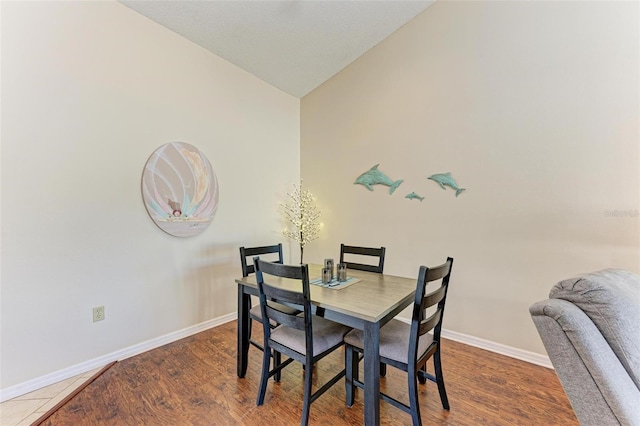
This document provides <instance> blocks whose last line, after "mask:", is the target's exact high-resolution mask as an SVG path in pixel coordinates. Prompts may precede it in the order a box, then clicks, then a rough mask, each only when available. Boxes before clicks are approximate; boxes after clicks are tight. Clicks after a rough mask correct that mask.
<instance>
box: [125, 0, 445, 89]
mask: <svg viewBox="0 0 640 426" xmlns="http://www.w3.org/2000/svg"><path fill="white" fill-rule="evenodd" d="M433 1H434V0H418V1H404V0H377V1H367V0H346V1H338V0H262V1H261V0H254V1H246V0H227V1H222V0H209V1H192V0H189V1H187V0H154V1H149V0H120V3H122V4H124V5H125V6H128V7H130V8H131V9H133V10H135V11H137V12H138V13H140V14H142V15H144V16H146V17H148V18H149V19H151V20H153V21H155V22H157V23H159V24H161V25H163V26H165V27H167V28H169V29H170V30H173V31H174V32H176V33H178V34H180V35H182V36H183V37H185V38H187V39H189V40H191V41H193V42H194V43H196V44H198V45H200V46H202V47H204V48H205V49H207V50H209V51H211V52H213V53H215V54H216V55H218V56H220V57H222V58H224V59H226V60H227V61H229V62H231V63H233V64H235V65H237V66H239V67H240V68H242V69H244V70H246V71H248V72H250V73H251V74H253V75H255V76H257V77H259V78H261V79H262V80H264V81H266V82H267V83H269V84H271V85H273V86H275V87H278V88H279V89H281V90H283V91H285V92H287V93H289V94H291V95H293V96H296V97H298V98H301V97H303V96H304V95H306V94H307V93H309V92H310V91H312V90H313V89H315V88H316V87H318V86H319V85H321V84H322V83H324V82H325V81H327V80H328V79H329V78H331V77H332V76H333V75H334V74H336V73H337V72H339V71H340V70H342V69H343V68H344V67H346V66H347V65H349V64H350V63H351V62H353V61H354V60H355V59H357V58H358V57H359V56H360V55H362V54H363V53H365V52H366V51H367V50H369V49H371V48H372V47H373V46H375V45H376V44H378V43H379V42H380V41H382V40H383V39H384V38H386V37H387V36H389V35H390V34H391V33H393V32H394V31H396V30H397V29H398V28H400V27H401V26H402V25H404V24H405V23H407V22H408V21H409V20H411V19H412V18H414V17H415V16H416V15H418V14H419V13H420V12H422V11H423V10H425V9H426V8H427V7H429V5H431V4H432V3H433Z"/></svg>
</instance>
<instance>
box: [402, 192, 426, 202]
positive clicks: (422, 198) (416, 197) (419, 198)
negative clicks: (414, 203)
mask: <svg viewBox="0 0 640 426" xmlns="http://www.w3.org/2000/svg"><path fill="white" fill-rule="evenodd" d="M404 198H408V199H410V200H420V201H422V200H424V197H421V196H419V195H418V194H416V193H415V192H412V193H411V194H407V195H405V196H404Z"/></svg>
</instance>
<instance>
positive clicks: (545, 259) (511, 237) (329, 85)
mask: <svg viewBox="0 0 640 426" xmlns="http://www.w3.org/2000/svg"><path fill="white" fill-rule="evenodd" d="M638 18H639V4H638V3H637V2H490V1H481V2H478V1H474V2H458V1H456V2H442V1H439V2H436V3H435V4H434V5H432V6H430V7H429V8H428V9H427V10H426V11H425V12H423V13H422V14H420V15H419V16H418V17H417V18H415V19H414V20H412V21H410V22H409V23H408V24H407V25H405V26H404V27H403V28H401V29H400V30H398V31H397V32H396V33H394V34H392V35H391V36H390V37H388V38H387V39H385V40H384V41H383V42H381V43H380V44H379V45H377V46H376V47H375V48H373V49H372V50H370V51H369V52H367V53H366V54H365V55H363V56H362V57H360V58H359V59H358V60H357V61H356V62H354V63H353V64H351V65H350V66H349V67H348V68H346V69H345V70H343V71H342V72H340V73H339V74H337V75H336V76H334V78H332V79H331V80H329V81H328V82H326V83H325V84H324V85H322V86H320V87H319V88H318V89H316V90H315V91H313V92H311V93H310V94H309V95H307V96H305V97H304V98H303V99H302V102H301V171H302V175H303V179H304V182H305V184H306V185H307V187H308V188H309V189H310V190H311V192H312V193H314V195H315V196H316V198H317V200H318V203H319V205H320V207H321V208H322V209H323V211H324V216H323V223H324V231H323V234H322V238H321V239H319V240H317V241H315V242H312V243H311V244H310V245H309V246H308V247H307V248H306V249H305V257H306V258H307V260H308V261H309V262H313V261H316V262H318V261H321V260H322V259H323V258H324V257H329V256H333V257H337V256H338V253H339V244H340V242H346V243H351V244H356V245H372V246H373V245H378V246H379V245H385V246H386V247H387V257H386V265H385V272H389V273H393V274H398V275H402V276H408V277H415V276H416V275H417V271H418V267H419V265H421V264H426V265H436V264H439V263H441V262H443V261H444V260H445V259H446V257H447V256H453V257H454V258H455V264H454V270H453V276H452V282H451V289H450V296H449V300H448V307H447V313H446V316H445V322H444V327H445V328H447V329H448V330H451V331H455V332H458V333H463V334H467V335H470V336H474V337H477V338H482V339H486V340H489V341H491V342H496V343H499V344H503V345H507V346H510V347H513V348H518V349H521V350H526V351H532V352H536V353H540V354H544V353H545V352H544V348H543V346H542V343H541V342H540V339H539V337H538V334H537V332H536V330H535V327H534V325H533V323H532V321H531V318H530V316H529V312H528V307H529V305H531V304H532V303H533V302H535V301H537V300H542V299H544V298H546V296H547V294H548V291H549V289H550V288H551V286H552V285H553V284H554V283H556V282H557V281H558V280H560V279H563V278H565V277H569V276H572V275H574V274H578V273H583V272H588V271H593V270H597V269H601V268H607V267H620V268H626V269H629V270H631V271H634V272H636V273H638V272H640V265H639V261H640V241H639V239H640V218H639V217H638V209H639V208H640V198H639V197H640V195H639V194H640V172H639V170H640V158H639V155H640V143H639V130H640V125H639V117H640V108H639V95H640V90H639V89H640V87H639V84H638V83H639V75H640V72H639V71H640V66H639V52H640V50H639V40H638V38H639V34H640V33H639V19H638ZM376 163H381V165H380V170H382V171H384V172H385V173H386V174H387V175H388V176H389V177H391V178H392V179H394V180H395V179H404V180H405V181H404V183H403V184H402V185H401V186H400V187H399V189H398V190H397V191H396V192H395V193H394V194H393V195H392V196H390V195H389V193H388V188H386V187H381V186H379V187H376V188H375V191H374V192H369V191H368V190H366V189H365V188H364V187H362V186H360V185H353V182H354V180H355V179H356V177H357V176H358V175H360V174H361V173H363V172H365V171H366V170H368V169H369V168H370V167H371V166H373V165H374V164H376ZM444 172H451V173H452V174H453V176H454V177H455V178H456V179H457V181H458V183H459V184H460V186H462V187H465V188H467V191H466V192H464V193H463V194H461V195H460V197H458V198H455V196H454V193H453V191H451V190H450V189H448V190H446V191H443V190H442V189H440V188H439V187H438V186H437V184H435V183H434V182H431V181H429V180H427V177H428V176H430V175H431V174H434V173H444ZM412 191H415V192H417V193H418V194H420V195H423V196H425V200H424V201H423V202H419V201H417V200H408V199H405V198H404V196H405V195H407V194H409V193H410V192H412ZM616 211H617V212H618V213H617V214H618V216H616V215H615V214H616V213H615V212H616ZM611 212H614V213H613V214H612V213H611Z"/></svg>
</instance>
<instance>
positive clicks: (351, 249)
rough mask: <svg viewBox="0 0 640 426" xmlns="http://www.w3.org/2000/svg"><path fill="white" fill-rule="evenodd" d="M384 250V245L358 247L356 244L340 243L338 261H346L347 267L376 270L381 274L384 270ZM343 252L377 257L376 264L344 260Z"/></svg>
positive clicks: (369, 270) (359, 269)
mask: <svg viewBox="0 0 640 426" xmlns="http://www.w3.org/2000/svg"><path fill="white" fill-rule="evenodd" d="M385 251H386V249H385V248H384V247H380V248H377V247H358V246H348V245H345V244H340V263H346V264H347V269H357V270H358V271H368V272H377V273H378V274H382V272H383V270H384V254H385ZM345 254H349V255H359V256H370V257H377V258H378V259H377V260H378V264H377V265H371V264H365V263H358V262H349V261H345V260H344V258H345V256H344V255H345Z"/></svg>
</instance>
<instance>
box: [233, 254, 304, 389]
mask: <svg viewBox="0 0 640 426" xmlns="http://www.w3.org/2000/svg"><path fill="white" fill-rule="evenodd" d="M264 255H268V257H269V258H272V259H273V262H275V263H280V264H282V263H283V256H282V243H280V244H274V245H271V246H261V247H240V265H241V266H242V276H243V277H248V276H249V275H250V274H253V273H254V272H255V268H254V266H253V257H254V256H264ZM247 259H249V261H248V262H247ZM278 309H280V310H283V311H288V312H291V313H294V314H298V313H300V311H299V310H296V309H292V308H289V307H286V306H284V305H279V306H278ZM252 320H255V321H258V322H259V323H262V311H261V310H260V304H256V305H255V306H253V307H252V308H251V309H250V310H249V343H251V344H252V345H253V346H255V347H256V348H258V349H260V350H261V351H264V347H263V346H262V345H261V344H260V343H258V342H256V341H255V340H254V339H252V338H251V329H252V327H251V321H252ZM269 326H270V327H271V328H275V327H277V326H278V324H277V323H276V322H275V321H270V322H269ZM271 357H272V358H273V363H274V365H278V364H280V361H281V358H280V354H279V353H277V352H274V353H271ZM274 380H275V381H276V382H279V381H280V374H277V375H276V377H274Z"/></svg>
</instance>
